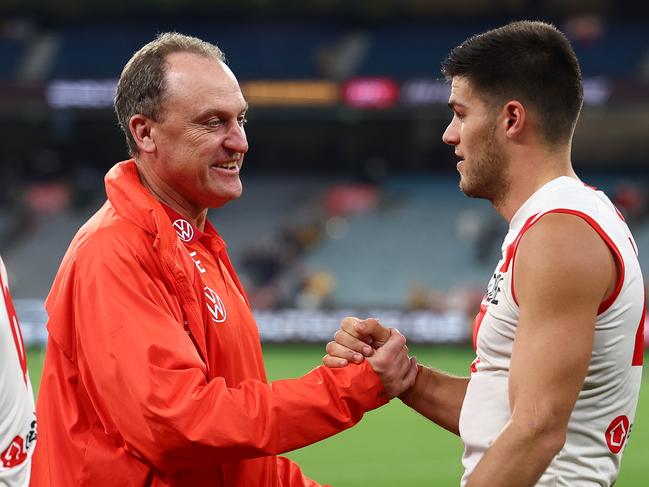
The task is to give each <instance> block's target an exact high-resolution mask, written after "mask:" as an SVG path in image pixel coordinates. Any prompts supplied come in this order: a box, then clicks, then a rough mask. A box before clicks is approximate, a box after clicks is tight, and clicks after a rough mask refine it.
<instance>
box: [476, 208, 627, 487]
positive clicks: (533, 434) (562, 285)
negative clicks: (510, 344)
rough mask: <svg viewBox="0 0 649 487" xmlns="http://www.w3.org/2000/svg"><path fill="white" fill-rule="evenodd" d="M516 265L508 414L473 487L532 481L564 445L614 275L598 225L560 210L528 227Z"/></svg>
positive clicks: (504, 486)
mask: <svg viewBox="0 0 649 487" xmlns="http://www.w3.org/2000/svg"><path fill="white" fill-rule="evenodd" d="M558 236H560V238H557V237H558ZM514 272H515V289H514V291H515V293H516V296H517V297H518V301H519V306H520V320H519V323H518V329H517V332H516V338H515V341H514V348H513V352H512V361H511V369H510V377H509V401H510V409H511V419H510V421H509V422H508V423H507V425H506V426H505V428H504V429H503V431H502V432H501V434H500V435H499V436H498V438H497V439H496V441H495V442H494V443H493V445H492V446H491V447H490V448H489V450H487V453H486V454H485V455H484V457H483V458H482V460H481V461H480V462H479V463H478V465H477V467H476V469H475V470H474V472H473V474H472V475H471V477H470V478H469V482H468V484H467V485H468V487H479V486H494V485H498V486H500V487H508V486H512V487H513V486H516V487H525V486H533V485H534V484H535V483H536V482H537V481H538V479H539V478H540V477H541V475H542V474H543V472H544V471H545V470H546V468H547V467H548V465H549V463H550V462H551V461H552V458H553V457H554V456H555V455H556V454H557V453H558V452H559V450H560V449H561V448H562V447H563V444H564V443H565V439H566V432H567V426H568V420H569V418H570V415H571V413H572V410H573V407H574V404H575V401H576V400H577V397H578V394H579V391H580V390H581V387H582V385H583V382H584V378H585V376H586V372H587V368H588V364H589V362H590V356H591V352H592V344H593V337H594V330H595V319H596V316H597V310H598V307H599V304H600V303H601V302H602V300H603V299H604V298H605V297H606V296H607V294H610V292H611V291H612V289H613V287H614V284H615V277H616V268H615V262H614V261H613V258H612V256H611V253H610V251H609V249H608V248H607V246H606V244H605V243H604V242H603V241H602V239H601V238H600V237H599V236H598V235H597V234H596V232H595V231H594V230H593V229H592V228H591V227H590V226H589V225H588V224H587V223H586V222H584V221H583V220H581V219H580V218H578V217H576V216H572V215H559V214H550V215H546V216H545V217H543V218H542V219H541V220H540V221H539V222H538V223H536V224H535V225H534V226H533V227H532V228H531V229H530V230H529V231H528V232H527V233H526V234H525V236H524V237H523V239H522V240H521V243H520V245H519V248H518V253H517V256H516V260H515V266H514Z"/></svg>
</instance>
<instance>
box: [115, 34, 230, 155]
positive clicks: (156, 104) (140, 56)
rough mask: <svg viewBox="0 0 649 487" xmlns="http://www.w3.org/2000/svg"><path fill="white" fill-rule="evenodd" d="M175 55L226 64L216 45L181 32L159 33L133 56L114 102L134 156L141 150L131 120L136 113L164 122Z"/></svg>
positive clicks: (119, 121) (124, 71) (118, 118)
mask: <svg viewBox="0 0 649 487" xmlns="http://www.w3.org/2000/svg"><path fill="white" fill-rule="evenodd" d="M175 52H189V53H193V54H197V55H199V56H203V57H206V58H211V59H214V60H216V61H222V62H225V55H224V54H223V52H222V51H221V50H220V49H219V48H218V47H216V46H215V45H214V44H210V43H209V42H205V41H203V40H201V39H198V38H196V37H191V36H187V35H184V34H179V33H178V32H166V33H163V34H159V35H158V36H157V37H156V38H155V39H154V40H153V41H151V42H149V43H148V44H146V45H145V46H143V47H142V48H140V50H138V51H137V52H136V53H135V54H133V56H132V57H131V59H129V61H128V62H127V63H126V66H124V69H123V70H122V74H121V75H120V77H119V81H118V83H117V92H116V93H115V102H114V105H115V113H116V115H117V121H118V123H119V126H120V128H121V129H122V132H124V135H125V136H126V144H127V146H128V151H129V154H130V155H131V156H134V155H135V154H137V152H138V150H137V145H136V143H135V140H134V139H133V136H132V134H131V131H130V129H129V121H130V119H131V117H132V116H133V115H136V114H140V115H144V116H146V117H148V118H150V119H152V120H155V121H161V118H162V116H163V115H164V114H163V112H162V102H163V101H164V97H165V91H166V84H167V81H166V59H167V56H168V55H169V54H172V53H175Z"/></svg>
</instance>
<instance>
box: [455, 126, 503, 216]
mask: <svg viewBox="0 0 649 487" xmlns="http://www.w3.org/2000/svg"><path fill="white" fill-rule="evenodd" d="M494 131H495V125H493V126H491V127H490V128H489V129H487V130H486V131H485V132H486V134H485V137H484V143H483V146H482V148H481V149H480V150H478V151H477V152H478V153H480V152H482V156H481V157H479V158H476V159H474V160H473V161H471V163H470V165H467V166H466V174H465V175H463V176H462V177H461V178H460V189H461V190H462V192H463V193H464V194H465V195H467V196H469V197H470V198H481V199H486V200H489V201H491V203H492V204H493V205H494V206H498V205H499V204H500V202H501V201H502V200H503V198H504V196H505V194H507V191H508V190H509V186H510V178H509V161H508V160H507V159H506V158H505V156H504V154H503V153H502V151H501V150H500V147H499V144H498V143H497V142H496V139H495V137H494Z"/></svg>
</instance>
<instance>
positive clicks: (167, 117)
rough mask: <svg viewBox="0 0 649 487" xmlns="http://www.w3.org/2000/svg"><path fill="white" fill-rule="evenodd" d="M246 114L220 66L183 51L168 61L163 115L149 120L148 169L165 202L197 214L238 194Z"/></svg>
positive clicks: (239, 95)
mask: <svg viewBox="0 0 649 487" xmlns="http://www.w3.org/2000/svg"><path fill="white" fill-rule="evenodd" d="M246 109H247V104H246V101H245V99H244V98H243V94H242V93H241V89H240V88H239V84H238V83H237V80H236V78H235V77H234V75H233V74H232V71H230V69H229V68H228V67H227V66H226V65H225V64H224V63H222V62H221V61H217V60H216V59H211V58H208V57H204V56H201V55H197V54H192V53H187V52H177V53H173V54H170V55H169V56H168V57H167V59H166V89H165V92H164V98H163V103H162V112H161V113H162V116H161V117H160V121H158V122H156V121H150V123H151V129H150V131H151V139H152V140H153V142H154V145H155V149H154V150H153V151H152V153H151V162H150V170H151V172H152V173H154V175H155V180H156V182H157V184H158V185H160V186H162V187H163V188H164V192H165V193H166V195H167V197H170V199H172V200H173V201H174V202H175V203H177V204H178V205H179V206H181V207H182V208H184V209H186V210H188V211H189V212H191V213H196V212H200V211H202V210H204V209H206V208H216V207H219V206H222V205H224V204H225V203H227V202H228V201H231V200H233V199H236V198H238V197H239V196H240V195H241V192H242V189H243V188H242V184H241V179H240V178H239V172H240V170H241V167H242V165H243V158H244V155H245V153H246V152H247V151H248V142H247V139H246V133H245V130H244V127H243V126H244V124H245V113H246Z"/></svg>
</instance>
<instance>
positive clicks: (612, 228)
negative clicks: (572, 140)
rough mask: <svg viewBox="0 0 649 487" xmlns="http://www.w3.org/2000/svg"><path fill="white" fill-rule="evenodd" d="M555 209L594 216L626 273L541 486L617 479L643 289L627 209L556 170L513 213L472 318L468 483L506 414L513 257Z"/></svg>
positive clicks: (630, 411) (513, 319)
mask: <svg viewBox="0 0 649 487" xmlns="http://www.w3.org/2000/svg"><path fill="white" fill-rule="evenodd" d="M550 212H557V213H569V214H574V215H577V216H579V217H581V218H583V219H584V220H585V221H586V222H588V223H589V224H590V225H591V227H592V228H593V229H594V230H595V231H597V232H598V234H599V235H600V236H601V237H602V239H603V240H604V241H605V242H606V243H607V244H608V246H609V248H610V250H611V252H612V254H613V255H614V257H615V258H616V259H617V261H618V266H619V269H620V272H619V280H618V284H617V287H616V289H615V292H614V293H613V295H612V296H611V298H610V299H607V300H606V302H603V303H602V304H601V306H600V309H599V313H598V315H597V319H596V322H595V340H594V344H593V353H592V358H591V362H590V365H589V367H588V372H587V375H586V380H585V382H584V385H583V388H582V390H581V392H580V393H579V397H578V399H577V402H576V404H575V408H574V410H573V412H572V415H571V416H570V421H569V424H568V433H567V440H566V443H565V445H564V447H563V448H562V449H561V451H560V452H559V453H558V454H557V456H556V457H555V458H554V459H553V461H552V463H551V464H550V465H549V467H548V469H547V470H546V471H545V473H544V474H543V476H542V477H541V479H540V480H539V482H538V484H537V486H543V487H550V486H552V487H555V486H566V487H585V486H611V485H613V483H614V482H615V480H616V478H617V476H618V472H619V469H620V461H621V459H622V453H623V450H624V447H625V445H626V443H627V441H628V439H629V436H630V435H631V431H632V427H633V418H634V416H635V410H636V404H637V401H638V394H639V391H640V381H641V375H642V358H643V355H642V354H643V336H642V328H643V323H644V304H645V303H644V302H645V293H644V284H643V279H642V274H641V271H640V265H639V263H638V258H637V247H636V245H635V242H634V240H633V237H632V236H631V233H630V232H629V229H628V227H627V226H626V224H625V223H624V221H623V219H622V216H621V215H620V214H619V212H618V211H617V210H616V209H615V207H614V206H613V204H612V203H611V202H610V200H609V199H608V198H607V197H606V196H605V195H604V194H603V193H602V192H601V191H597V190H595V189H594V188H590V187H587V186H585V185H584V184H583V183H581V182H580V181H578V180H576V179H573V178H569V177H560V178H557V179H555V180H553V181H550V182H549V183H547V184H546V185H544V186H543V187H542V188H540V189H539V190H538V191H537V192H536V193H534V194H533V195H532V196H531V197H530V198H529V199H528V200H527V201H526V202H525V203H524V204H523V206H522V207H521V208H520V209H519V210H518V211H517V212H516V214H515V215H514V217H513V218H512V221H511V223H510V228H509V232H508V234H507V236H506V237H505V241H504V243H503V247H502V258H501V260H500V262H499V263H498V266H497V267H496V270H495V272H494V274H493V277H492V278H491V281H490V283H489V286H488V289H487V294H486V296H485V297H484V299H483V301H482V305H481V310H480V313H479V314H478V316H477V317H476V324H475V328H474V345H475V346H476V354H477V358H476V360H475V361H474V363H473V364H472V366H471V380H470V381H469V386H468V389H467V392H466V397H465V399H464V403H463V405H462V411H461V414H460V435H461V437H462V441H463V443H464V455H463V458H462V463H463V465H464V468H465V473H464V476H463V477H462V485H465V484H466V482H467V479H468V476H469V475H470V474H471V472H472V471H473V469H474V468H475V466H476V465H477V463H478V462H479V461H480V459H481V458H482V456H483V454H484V453H485V451H486V450H487V448H489V446H490V445H491V444H492V443H493V442H494V440H495V439H496V437H497V436H498V434H499V433H500V432H501V430H502V429H503V428H504V426H505V425H506V423H507V422H508V421H509V419H510V409H509V392H508V378H509V366H510V359H511V353H512V345H513V343H514V337H515V336H516V327H517V324H518V319H519V308H518V305H517V303H516V298H515V296H514V293H513V289H512V286H513V275H512V273H513V267H514V265H513V264H514V262H513V260H514V257H515V254H516V248H517V245H518V242H519V240H520V238H521V236H522V235H523V234H524V233H525V231H526V230H527V229H528V228H530V226H531V225H533V224H534V223H535V222H536V221H538V219H539V218H541V217H542V216H543V215H545V214H547V213H550ZM548 360H552V358H551V357H548ZM539 366H541V367H542V366H543V364H539Z"/></svg>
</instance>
